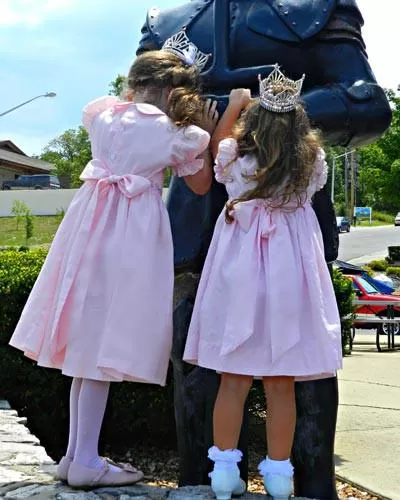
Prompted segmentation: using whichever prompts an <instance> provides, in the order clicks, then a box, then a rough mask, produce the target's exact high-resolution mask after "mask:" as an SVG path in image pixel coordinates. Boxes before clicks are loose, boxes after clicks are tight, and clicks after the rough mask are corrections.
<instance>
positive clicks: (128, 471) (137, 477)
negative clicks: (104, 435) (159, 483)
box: [68, 379, 143, 489]
mask: <svg viewBox="0 0 400 500" xmlns="http://www.w3.org/2000/svg"><path fill="white" fill-rule="evenodd" d="M109 389H110V382H103V381H98V380H89V379H83V380H82V386H81V390H80V393H79V401H78V431H77V438H76V448H75V455H74V460H73V462H72V463H71V465H70V467H69V470H68V484H69V485H70V486H72V487H73V488H84V489H85V488H94V487H102V486H117V485H126V484H134V483H137V482H138V481H141V480H142V479H143V473H142V472H140V471H138V470H136V469H135V468H134V467H130V466H129V465H128V464H111V463H110V462H109V461H106V460H104V459H102V458H100V456H99V449H98V448H99V437H100V430H101V426H102V423H103V418H104V412H105V409H106V405H107V399H108V392H109Z"/></svg>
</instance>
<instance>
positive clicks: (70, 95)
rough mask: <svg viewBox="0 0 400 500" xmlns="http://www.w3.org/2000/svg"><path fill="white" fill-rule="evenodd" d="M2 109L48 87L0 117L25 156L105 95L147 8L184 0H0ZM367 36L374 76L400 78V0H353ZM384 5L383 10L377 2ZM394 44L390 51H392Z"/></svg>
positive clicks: (2, 131) (3, 133)
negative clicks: (51, 95)
mask: <svg viewBox="0 0 400 500" xmlns="http://www.w3.org/2000/svg"><path fill="white" fill-rule="evenodd" d="M0 3H1V15H0V16H1V17H0V112H2V111H5V110H6V109H8V108H11V107H13V106H15V105H17V104H19V103H21V102H23V101H25V100H28V99H30V98H31V97H34V96H36V95H39V94H43V93H45V92H48V91H54V92H56V93H57V97H55V98H53V99H51V98H46V99H44V98H42V99H39V100H36V101H34V102H33V103H31V104H28V105H27V106H24V107H23V108H21V109H19V110H16V111H14V112H13V113H10V114H9V115H6V116H4V117H2V118H0V138H1V139H11V140H13V141H14V142H15V143H16V144H17V145H18V146H19V147H20V148H21V149H22V150H24V151H25V152H26V153H28V154H34V153H40V152H41V150H42V149H43V147H44V146H45V145H46V144H47V143H48V141H49V140H51V139H52V138H54V137H56V136H58V135H59V134H61V133H62V132H64V131H65V130H66V129H68V128H73V127H76V126H77V125H79V124H80V112H81V109H82V106H83V105H84V104H85V103H86V102H87V101H89V100H91V99H92V98H94V97H97V96H99V95H103V94H106V93H107V91H108V84H109V82H110V81H111V80H113V79H114V78H115V76H116V75H117V74H118V73H122V74H124V73H126V71H127V69H128V68H129V65H130V63H131V62H132V60H133V57H134V54H135V50H136V47H137V44H138V39H139V35H140V28H141V26H142V24H143V22H144V20H145V16H146V11H147V9H148V8H150V7H153V6H155V5H156V6H158V7H160V8H167V7H171V6H176V5H179V4H182V3H184V0H112V1H111V0H1V2H0ZM358 4H359V7H360V9H361V10H362V12H363V15H364V18H365V28H364V38H365V41H366V43H367V46H368V52H369V56H370V60H371V65H372V67H373V69H374V72H375V74H376V76H377V78H378V80H379V82H380V83H381V84H382V85H383V86H385V87H390V88H395V87H396V86H397V85H398V84H400V69H399V68H400V66H399V65H398V64H397V59H398V58H397V57H396V55H395V53H396V50H397V49H398V41H397V36H396V39H395V34H396V32H397V22H398V19H399V16H400V2H399V0H382V2H376V0H358ZM383 5H384V7H385V8H384V9H383V8H382V6H383ZM391 47H392V49H391Z"/></svg>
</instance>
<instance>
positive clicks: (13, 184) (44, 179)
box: [1, 174, 60, 190]
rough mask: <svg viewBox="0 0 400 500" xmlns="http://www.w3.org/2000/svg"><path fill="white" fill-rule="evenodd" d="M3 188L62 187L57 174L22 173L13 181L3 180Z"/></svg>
mask: <svg viewBox="0 0 400 500" xmlns="http://www.w3.org/2000/svg"><path fill="white" fill-rule="evenodd" d="M1 188H2V189H3V190H10V189H60V181H59V179H58V177H56V176H55V175H49V174H38V175H20V176H19V177H18V178H17V179H14V180H12V181H3V184H2V187H1Z"/></svg>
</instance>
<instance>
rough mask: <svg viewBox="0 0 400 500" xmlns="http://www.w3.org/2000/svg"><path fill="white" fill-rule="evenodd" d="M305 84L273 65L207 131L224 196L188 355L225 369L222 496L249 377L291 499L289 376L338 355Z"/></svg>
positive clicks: (234, 473) (218, 414) (214, 454)
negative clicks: (258, 386) (261, 395)
mask: <svg viewBox="0 0 400 500" xmlns="http://www.w3.org/2000/svg"><path fill="white" fill-rule="evenodd" d="M302 82H303V80H302V79H301V80H298V81H297V82H295V81H293V80H290V79H288V78H286V77H285V76H284V75H283V74H282V73H281V72H280V70H279V67H277V66H276V67H275V69H274V70H273V72H272V73H271V75H270V76H269V77H268V78H267V79H265V80H261V81H260V96H259V98H258V99H254V100H251V96H250V91H249V90H246V89H236V90H233V91H232V92H231V95H230V100H229V105H228V107H227V109H226V111H225V113H224V115H223V116H222V118H221V120H220V122H219V123H218V125H217V128H216V130H215V132H214V135H213V138H212V144H213V151H214V153H215V155H216V163H215V174H216V179H217V181H218V182H221V183H223V184H225V186H226V188H227V191H228V195H229V200H228V202H227V204H226V208H225V210H224V211H223V212H222V213H221V215H220V217H219V220H218V222H217V225H216V228H215V232H214V236H213V240H212V243H211V246H210V249H209V253H208V256H207V259H206V262H205V265H204V269H203V272H202V277H201V281H200V285H199V289H198V293H197V297H196V302H195V306H194V311H193V316H192V321H191V325H190V329H189V335H188V339H187V344H186V349H185V353H184V360H185V361H187V362H189V363H194V364H197V365H199V366H201V367H204V368H209V369H213V370H216V371H218V372H219V373H221V385H220V388H219V393H218V397H217V401H216V404H215V409H214V446H213V447H212V448H211V449H210V450H209V458H210V459H211V460H212V461H213V462H214V470H213V472H212V473H211V484H212V488H213V490H214V492H215V493H216V496H217V499H220V500H226V499H230V498H231V495H232V494H234V495H235V494H240V493H243V491H244V489H245V485H244V484H243V481H241V479H240V477H239V468H238V466H237V464H238V462H240V460H241V456H242V454H241V452H240V450H238V449H237V446H238V440H239V434H240V429H241V425H242V419H243V408H244V404H245V401H246V398H247V396H248V394H249V391H250V388H251V386H252V383H253V378H261V379H262V380H263V384H264V389H265V394H266V398H267V416H266V434H267V448H268V456H267V457H266V458H265V459H264V460H263V461H262V462H261V464H260V467H259V469H260V473H261V475H262V476H263V477H264V483H265V488H266V490H267V491H268V493H269V494H270V495H271V496H272V497H274V498H275V499H284V498H286V499H287V498H288V497H289V495H290V493H291V490H292V476H293V467H292V465H291V461H290V456H291V448H292V444H293V437H294V430H295V424H296V407H295V392H294V383H295V379H305V378H306V379H307V378H322V377H324V376H332V373H335V371H336V370H337V369H338V368H339V367H341V363H342V352H341V335H340V319H339V314H338V309H337V305H336V300H335V294H334V290H333V287H332V282H331V279H330V275H329V271H328V268H327V265H326V263H325V259H324V247H323V242H322V236H321V231H320V228H319V224H318V220H317V218H316V215H315V213H314V210H313V209H312V206H311V201H312V197H313V195H314V193H315V192H316V191H318V190H319V189H321V188H322V187H323V186H324V184H325V182H326V176H327V166H326V163H325V160H324V158H325V154H324V151H323V150H322V149H321V145H320V141H319V138H318V134H317V132H316V131H314V130H313V129H312V128H311V127H310V123H309V120H308V118H307V114H306V112H305V110H304V108H303V106H302V105H301V103H300V101H299V97H300V91H301V86H302Z"/></svg>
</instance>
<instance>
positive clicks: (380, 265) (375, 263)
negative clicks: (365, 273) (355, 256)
mask: <svg viewBox="0 0 400 500" xmlns="http://www.w3.org/2000/svg"><path fill="white" fill-rule="evenodd" d="M388 266H389V264H388V262H387V261H386V260H385V259H382V260H371V262H369V264H368V267H369V268H370V269H372V270H373V271H379V272H385V271H386V269H387V267H388Z"/></svg>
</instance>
